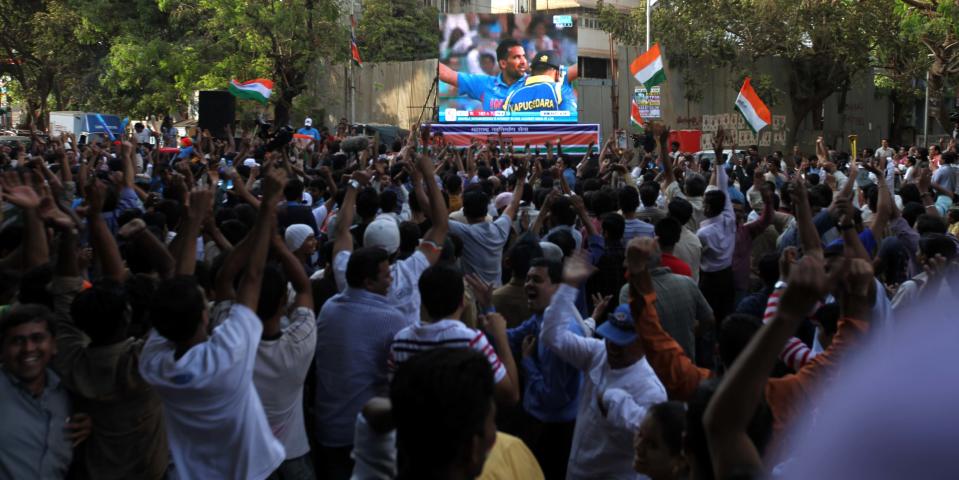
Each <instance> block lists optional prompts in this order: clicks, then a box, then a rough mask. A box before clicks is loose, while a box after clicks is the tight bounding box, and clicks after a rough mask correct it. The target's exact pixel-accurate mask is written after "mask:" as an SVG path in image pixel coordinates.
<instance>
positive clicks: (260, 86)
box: [230, 78, 273, 103]
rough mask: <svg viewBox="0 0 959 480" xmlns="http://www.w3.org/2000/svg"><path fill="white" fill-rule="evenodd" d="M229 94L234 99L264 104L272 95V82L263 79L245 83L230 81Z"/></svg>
mask: <svg viewBox="0 0 959 480" xmlns="http://www.w3.org/2000/svg"><path fill="white" fill-rule="evenodd" d="M230 93H232V94H233V96H235V97H236V98H241V99H246V100H256V101H258V102H260V103H266V101H267V100H269V99H270V94H272V93H273V81H272V80H267V79H265V78H256V79H253V80H250V81H247V82H238V81H236V80H230Z"/></svg>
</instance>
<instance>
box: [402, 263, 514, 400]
mask: <svg viewBox="0 0 959 480" xmlns="http://www.w3.org/2000/svg"><path fill="white" fill-rule="evenodd" d="M419 290H420V298H422V301H423V304H422V307H423V309H425V311H426V315H425V317H426V318H425V319H424V320H423V321H422V322H421V323H420V324H414V325H410V326H408V327H406V328H404V329H402V330H400V331H399V332H398V333H397V334H396V336H395V337H393V344H392V345H391V346H390V356H389V360H388V363H387V366H388V368H389V370H390V372H391V373H392V372H394V371H395V370H396V368H397V367H398V366H399V365H400V364H402V363H403V362H405V361H407V360H409V359H410V358H411V357H413V356H414V355H416V354H418V353H422V352H426V351H429V350H433V349H435V348H472V349H475V350H478V351H479V352H481V353H482V354H483V355H485V356H486V358H487V359H488V360H489V363H490V366H491V367H492V368H493V379H494V380H495V381H496V386H495V389H494V394H495V397H496V400H497V401H498V402H500V404H503V405H512V404H515V403H516V402H518V401H519V377H518V374H517V371H516V363H515V362H514V361H513V354H512V351H511V350H510V347H509V339H508V337H507V335H506V320H505V319H504V318H503V317H502V316H501V315H499V314H497V313H487V314H486V315H481V316H480V319H481V320H482V323H483V325H484V329H485V330H486V331H487V332H488V333H489V334H490V336H492V337H493V345H491V344H490V343H489V342H488V341H487V340H486V334H485V333H483V332H481V331H479V330H475V329H472V328H469V327H467V326H466V325H464V324H463V322H461V321H460V316H461V315H462V314H463V307H464V306H465V305H464V300H463V293H464V287H463V274H462V273H460V272H459V271H457V270H455V269H453V268H452V267H449V266H447V265H434V266H432V267H429V268H427V269H426V270H425V271H424V272H423V275H421V276H420V279H419ZM494 346H495V348H494ZM497 352H499V355H497Z"/></svg>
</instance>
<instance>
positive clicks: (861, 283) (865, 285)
mask: <svg viewBox="0 0 959 480" xmlns="http://www.w3.org/2000/svg"><path fill="white" fill-rule="evenodd" d="M943 260H945V259H943ZM873 278H875V273H874V271H873V268H872V264H871V263H869V262H868V261H866V260H864V259H862V258H854V259H851V260H849V265H848V270H847V271H846V275H845V277H844V278H843V282H842V283H843V290H844V291H845V292H846V294H848V295H854V296H857V297H865V296H866V295H868V294H869V287H870V286H871V285H872V284H873Z"/></svg>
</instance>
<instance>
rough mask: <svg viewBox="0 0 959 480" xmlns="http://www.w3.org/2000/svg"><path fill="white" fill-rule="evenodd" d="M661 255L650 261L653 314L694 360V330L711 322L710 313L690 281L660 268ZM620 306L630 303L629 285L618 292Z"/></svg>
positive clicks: (703, 298)
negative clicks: (655, 300) (698, 325)
mask: <svg viewBox="0 0 959 480" xmlns="http://www.w3.org/2000/svg"><path fill="white" fill-rule="evenodd" d="M659 254H660V252H659V250H658V248H657V255H656V256H655V258H653V259H651V260H650V263H651V265H650V266H651V267H652V270H651V271H650V274H651V275H652V277H653V287H654V288H655V289H656V298H657V299H658V300H657V302H656V314H657V315H659V320H660V322H661V323H662V325H663V329H665V330H666V332H668V333H669V336H671V337H673V339H674V340H676V343H678V344H679V345H680V346H681V347H683V351H684V352H686V355H687V356H688V357H689V358H696V333H695V330H696V326H697V324H698V323H704V324H705V323H710V322H712V321H713V309H712V308H710V306H709V303H708V302H706V297H703V293H702V292H701V291H700V290H699V286H697V285H696V283H695V282H693V280H692V279H691V278H689V277H687V276H685V275H677V274H675V273H673V272H672V271H671V270H670V269H669V268H667V267H662V266H660V264H659V258H660V255H659ZM619 303H620V304H628V303H629V284H626V285H623V288H622V290H620V292H619Z"/></svg>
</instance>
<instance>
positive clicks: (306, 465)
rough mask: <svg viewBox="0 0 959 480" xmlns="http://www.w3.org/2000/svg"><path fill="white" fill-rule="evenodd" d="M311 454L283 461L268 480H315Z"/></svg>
mask: <svg viewBox="0 0 959 480" xmlns="http://www.w3.org/2000/svg"><path fill="white" fill-rule="evenodd" d="M315 479H316V474H315V473H314V472H313V461H312V460H311V459H310V454H309V453H307V454H305V455H302V456H299V457H296V458H291V459H289V460H285V461H283V463H281V464H280V467H279V468H277V469H276V471H274V472H273V474H272V475H270V476H269V477H267V479H266V480H315Z"/></svg>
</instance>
